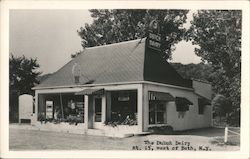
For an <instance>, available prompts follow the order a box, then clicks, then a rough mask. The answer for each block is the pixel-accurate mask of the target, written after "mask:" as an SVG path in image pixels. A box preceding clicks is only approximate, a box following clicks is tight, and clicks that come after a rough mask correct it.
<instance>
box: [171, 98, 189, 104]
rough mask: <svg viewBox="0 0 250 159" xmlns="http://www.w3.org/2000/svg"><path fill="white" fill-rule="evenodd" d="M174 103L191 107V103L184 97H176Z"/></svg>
mask: <svg viewBox="0 0 250 159" xmlns="http://www.w3.org/2000/svg"><path fill="white" fill-rule="evenodd" d="M175 102H176V103H180V104H183V105H193V103H192V102H191V101H190V100H188V99H187V98H185V97H176V98H175Z"/></svg>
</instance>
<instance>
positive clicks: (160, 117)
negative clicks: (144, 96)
mask: <svg viewBox="0 0 250 159" xmlns="http://www.w3.org/2000/svg"><path fill="white" fill-rule="evenodd" d="M163 123H164V113H163V112H157V124H163Z"/></svg>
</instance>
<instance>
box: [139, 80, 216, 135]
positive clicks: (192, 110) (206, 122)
mask: <svg viewBox="0 0 250 159" xmlns="http://www.w3.org/2000/svg"><path fill="white" fill-rule="evenodd" d="M144 89H145V91H144V92H148V91H156V92H166V93H170V94H171V95H173V96H174V97H176V96H178V97H185V98H187V99H188V100H190V101H191V102H192V103H193V104H194V105H192V106H189V110H188V111H186V112H185V113H184V116H183V118H181V117H180V118H179V117H178V116H179V112H177V111H176V106H175V102H174V101H173V102H168V103H167V104H166V111H167V114H166V116H167V125H171V126H172V127H173V128H174V130H186V129H194V128H202V127H209V126H210V125H211V106H205V109H204V114H202V115H199V114H198V95H196V94H195V93H194V92H193V90H192V89H181V88H174V87H167V86H162V85H161V86H160V85H155V84H145V86H144ZM145 106H146V105H145ZM147 106H148V105H147ZM145 110H147V112H146V111H145V112H144V113H145V114H148V109H145ZM147 118H148V115H147ZM144 119H145V118H144ZM144 121H145V123H144V125H146V126H145V127H144V129H145V130H146V129H147V128H146V127H148V126H149V124H148V120H144Z"/></svg>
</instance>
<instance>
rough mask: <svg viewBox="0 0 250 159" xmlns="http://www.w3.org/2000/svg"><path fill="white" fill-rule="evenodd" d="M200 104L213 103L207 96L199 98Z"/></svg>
mask: <svg viewBox="0 0 250 159" xmlns="http://www.w3.org/2000/svg"><path fill="white" fill-rule="evenodd" d="M198 105H202V106H205V105H211V102H210V100H208V99H206V98H198Z"/></svg>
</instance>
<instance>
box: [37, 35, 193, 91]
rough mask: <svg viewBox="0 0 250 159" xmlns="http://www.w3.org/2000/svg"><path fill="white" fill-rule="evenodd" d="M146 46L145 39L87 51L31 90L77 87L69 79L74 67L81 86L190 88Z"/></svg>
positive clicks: (73, 81)
mask: <svg viewBox="0 0 250 159" xmlns="http://www.w3.org/2000/svg"><path fill="white" fill-rule="evenodd" d="M145 44H146V39H145V38H144V39H138V40H132V41H126V42H121V43H116V44H110V45H104V46H97V47H91V48H86V49H85V50H84V51H83V52H82V53H81V54H79V55H78V56H77V57H75V58H74V59H72V60H71V61H70V62H68V63H67V64H66V65H64V66H63V67H62V68H61V69H59V70H58V71H57V72H55V73H54V74H52V75H51V76H50V77H48V78H47V79H46V80H44V81H43V82H42V83H41V84H39V85H37V86H36V87H34V89H39V88H43V87H52V88H53V87H57V86H72V85H76V84H75V79H74V76H73V75H72V67H73V65H74V64H75V63H77V64H78V65H79V66H80V70H81V73H82V75H81V76H80V82H79V84H81V85H84V84H89V83H91V84H105V83H117V82H135V81H153V82H160V83H165V84H172V85H177V86H184V87H192V86H191V85H190V83H189V82H188V83H187V82H186V80H185V79H183V78H182V77H181V76H180V75H179V74H178V73H177V72H176V71H175V70H174V69H173V68H172V67H171V66H170V65H169V64H168V63H167V62H166V61H164V60H163V59H162V56H161V55H160V54H159V52H158V53H155V52H154V51H153V50H151V49H150V50H151V51H150V50H149V49H146V47H145ZM150 54H152V55H150ZM151 58H152V60H151ZM159 67H161V68H159Z"/></svg>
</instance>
